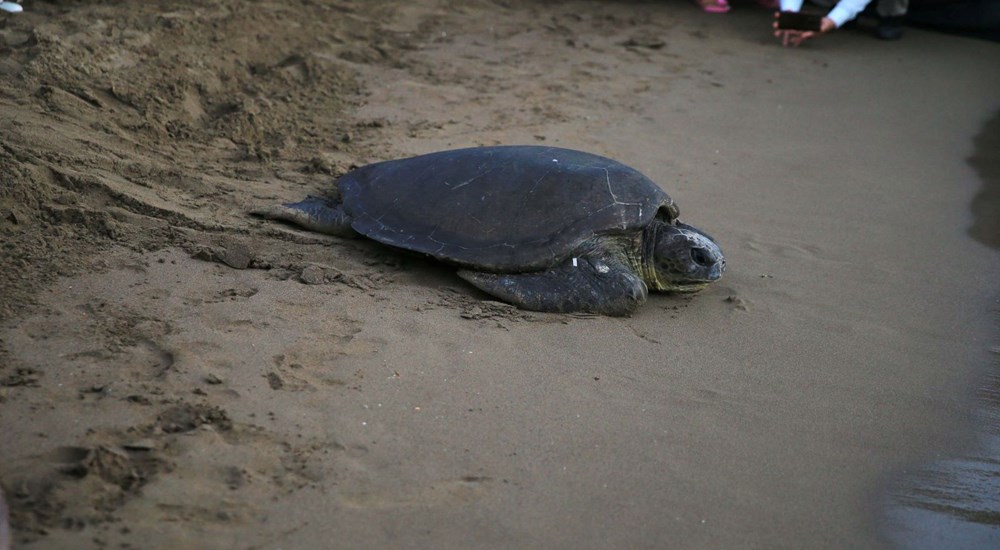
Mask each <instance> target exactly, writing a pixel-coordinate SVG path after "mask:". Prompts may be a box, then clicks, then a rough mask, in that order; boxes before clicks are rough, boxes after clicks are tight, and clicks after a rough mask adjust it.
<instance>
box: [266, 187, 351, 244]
mask: <svg viewBox="0 0 1000 550" xmlns="http://www.w3.org/2000/svg"><path fill="white" fill-rule="evenodd" d="M250 214H252V215H254V216H258V217H261V218H266V219H269V220H278V221H283V222H287V223H290V224H293V225H297V226H299V227H302V228H303V229H308V230H310V231H315V232H317V233H326V234H327V235H336V236H338V237H355V236H357V233H355V232H354V230H353V229H351V217H350V216H348V215H347V213H346V212H344V209H343V207H342V206H341V205H340V203H339V202H337V201H333V200H331V199H327V198H323V197H314V196H312V195H310V196H308V197H306V199H305V200H304V201H300V202H294V203H290V204H282V205H280V206H268V207H265V208H258V209H256V210H252V211H250Z"/></svg>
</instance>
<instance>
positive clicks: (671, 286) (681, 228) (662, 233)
mask: <svg viewBox="0 0 1000 550" xmlns="http://www.w3.org/2000/svg"><path fill="white" fill-rule="evenodd" d="M644 241H645V243H644V244H645V246H644V247H643V249H644V250H645V254H644V257H643V261H642V263H643V275H644V278H645V279H646V283H647V284H648V285H649V286H650V287H651V288H653V289H655V290H659V291H664V292H696V291H699V290H701V289H703V288H705V287H706V286H708V283H711V282H712V281H715V280H717V279H718V278H719V277H721V276H722V272H723V271H725V270H726V258H725V257H724V256H723V255H722V250H720V249H719V245H717V244H715V240H713V239H712V237H709V236H708V235H707V234H705V233H703V232H701V231H699V230H698V229H695V228H694V227H691V226H690V225H687V224H686V223H681V222H680V221H679V220H676V219H674V220H672V221H670V222H665V221H664V222H653V223H652V224H650V227H649V228H648V229H647V233H646V235H645V239H644Z"/></svg>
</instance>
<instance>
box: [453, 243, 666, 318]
mask: <svg viewBox="0 0 1000 550" xmlns="http://www.w3.org/2000/svg"><path fill="white" fill-rule="evenodd" d="M458 275H459V276H460V277H461V278H463V279H465V280H466V281H468V282H470V283H472V284H473V285H475V286H476V287H477V288H479V289H480V290H483V291H484V292H488V293H489V294H492V295H494V296H496V297H497V298H500V299H501V300H504V301H506V302H510V303H512V304H514V305H516V306H518V307H520V308H523V309H530V310H534V311H549V312H558V313H572V312H589V313H601V314H604V315H628V314H630V313H632V312H633V311H635V309H636V308H638V307H639V306H640V305H642V304H643V302H645V301H646V296H647V290H646V283H644V282H643V281H642V279H640V278H639V277H638V276H637V275H636V274H635V273H634V272H633V271H632V270H631V269H629V268H627V267H626V266H625V265H624V264H622V263H620V262H617V261H608V260H605V259H599V258H592V257H578V258H572V259H570V260H567V261H565V262H563V263H562V264H560V265H558V266H556V267H553V268H551V269H547V270H545V271H535V272H530V273H485V272H481V271H469V270H465V269H463V270H460V271H459V272H458Z"/></svg>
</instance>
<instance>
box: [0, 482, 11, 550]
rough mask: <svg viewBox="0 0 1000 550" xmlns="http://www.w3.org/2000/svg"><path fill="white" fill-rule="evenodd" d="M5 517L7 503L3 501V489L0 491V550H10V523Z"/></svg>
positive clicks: (6, 516)
mask: <svg viewBox="0 0 1000 550" xmlns="http://www.w3.org/2000/svg"><path fill="white" fill-rule="evenodd" d="M8 517H9V516H8V515H7V502H6V501H5V500H4V499H3V489H0V550H10V523H9V521H8Z"/></svg>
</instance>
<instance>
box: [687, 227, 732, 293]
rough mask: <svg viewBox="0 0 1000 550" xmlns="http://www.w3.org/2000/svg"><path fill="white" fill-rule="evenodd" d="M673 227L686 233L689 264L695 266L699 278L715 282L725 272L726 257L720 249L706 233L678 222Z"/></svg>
mask: <svg viewBox="0 0 1000 550" xmlns="http://www.w3.org/2000/svg"><path fill="white" fill-rule="evenodd" d="M675 227H677V228H679V229H682V230H684V231H686V232H687V238H688V239H689V240H690V241H691V262H692V263H693V264H694V265H695V266H697V270H698V271H699V272H700V275H701V278H703V279H704V280H705V281H709V282H710V281H716V280H718V279H719V278H720V277H722V273H723V272H725V271H726V257H725V256H723V255H722V249H720V248H719V245H717V244H715V239H713V238H712V237H710V236H709V235H708V234H707V233H705V232H703V231H701V230H699V229H697V228H695V227H692V226H690V225H688V224H686V223H681V222H680V221H678V222H677V223H676V224H675Z"/></svg>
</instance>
